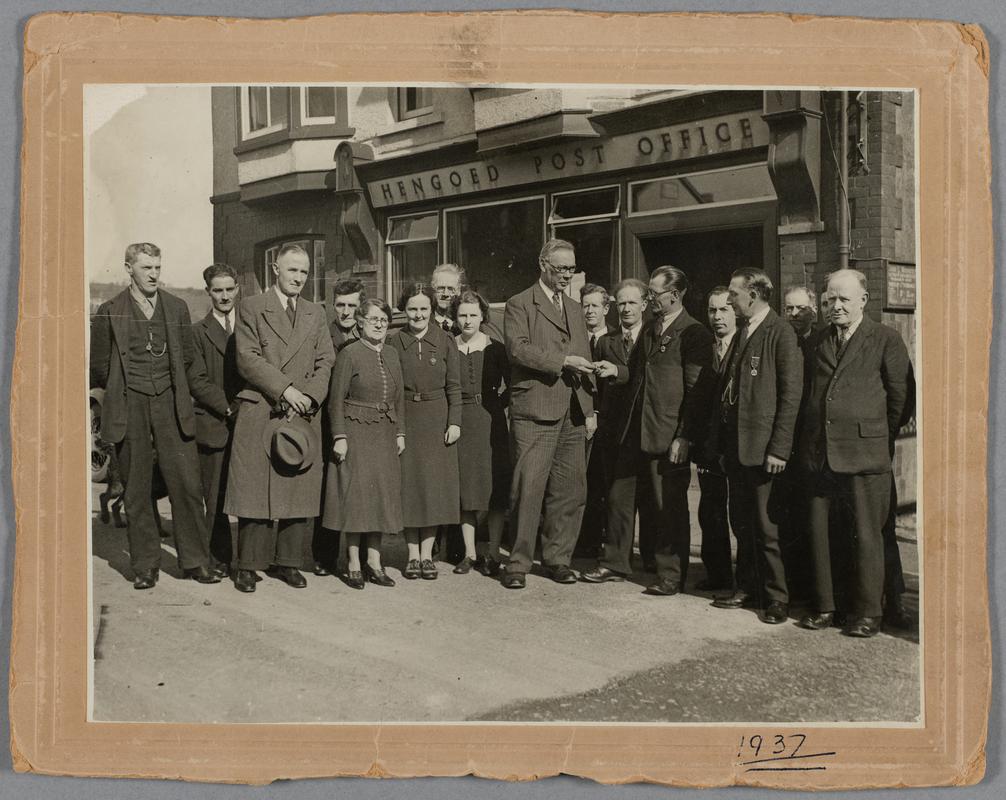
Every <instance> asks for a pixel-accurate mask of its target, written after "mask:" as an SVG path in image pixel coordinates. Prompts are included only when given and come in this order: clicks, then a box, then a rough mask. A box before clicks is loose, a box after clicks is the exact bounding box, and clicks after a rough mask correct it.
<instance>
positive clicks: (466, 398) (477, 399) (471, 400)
mask: <svg viewBox="0 0 1006 800" xmlns="http://www.w3.org/2000/svg"><path fill="white" fill-rule="evenodd" d="M461 402H462V403H463V404H464V405H466V406H468V405H472V404H476V405H482V392H478V393H476V394H465V393H464V392H462V393H461Z"/></svg>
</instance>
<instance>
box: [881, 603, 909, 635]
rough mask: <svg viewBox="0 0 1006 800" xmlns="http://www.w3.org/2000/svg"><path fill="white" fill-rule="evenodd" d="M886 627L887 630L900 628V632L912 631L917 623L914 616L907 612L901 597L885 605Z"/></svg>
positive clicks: (884, 618) (884, 617)
mask: <svg viewBox="0 0 1006 800" xmlns="http://www.w3.org/2000/svg"><path fill="white" fill-rule="evenodd" d="M883 620H884V626H885V627H887V628H898V629H900V630H911V629H912V628H913V627H914V626H915V623H914V621H913V620H912V615H911V614H909V613H908V612H907V611H906V610H905V606H904V604H903V603H902V602H901V595H898V596H897V597H894V598H892V599H890V600H888V601H887V603H886V604H885V605H884V616H883Z"/></svg>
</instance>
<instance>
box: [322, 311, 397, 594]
mask: <svg viewBox="0 0 1006 800" xmlns="http://www.w3.org/2000/svg"><path fill="white" fill-rule="evenodd" d="M356 316H357V320H358V323H359V327H360V338H359V340H357V341H354V342H352V343H350V344H348V345H346V346H345V347H344V348H343V349H342V350H341V351H340V353H339V355H338V357H337V358H336V363H335V369H333V370H332V384H331V388H330V391H329V394H328V411H329V419H330V420H331V424H332V439H333V444H332V455H333V458H334V462H335V463H333V464H330V465H329V469H328V473H327V476H326V486H325V515H324V519H323V524H324V526H325V527H326V528H329V529H331V530H337V531H342V534H343V536H345V537H346V545H347V550H348V560H349V568H348V574H347V583H348V584H349V585H350V586H352V587H353V588H354V589H362V588H363V587H364V586H365V579H366V580H369V581H370V582H371V583H374V584H377V585H378V586H394V585H395V582H394V580H392V579H391V578H390V577H389V576H388V574H387V573H386V572H385V571H384V567H383V566H382V565H381V539H382V535H383V534H384V533H398V532H400V531H401V530H402V492H401V465H400V456H401V455H402V452H403V451H404V450H405V399H404V395H403V393H402V392H403V387H404V385H405V384H404V381H403V379H402V368H401V364H400V363H399V360H398V352H397V351H396V350H395V349H394V348H391V347H387V346H386V345H385V338H386V337H387V335H388V325H389V324H390V322H391V308H390V307H389V306H388V304H387V303H385V302H384V301H383V300H380V299H377V298H368V299H366V300H364V301H363V303H361V304H360V307H359V309H358V310H357V312H356ZM361 540H362V544H363V545H364V547H365V548H366V550H367V563H366V565H364V567H363V568H362V569H361V565H360V545H361Z"/></svg>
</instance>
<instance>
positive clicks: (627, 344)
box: [622, 331, 632, 359]
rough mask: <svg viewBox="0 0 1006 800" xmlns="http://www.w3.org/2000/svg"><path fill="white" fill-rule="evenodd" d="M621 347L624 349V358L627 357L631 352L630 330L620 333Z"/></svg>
mask: <svg viewBox="0 0 1006 800" xmlns="http://www.w3.org/2000/svg"><path fill="white" fill-rule="evenodd" d="M622 347H623V348H624V349H625V358H626V359H628V358H629V353H631V352H632V331H625V333H624V334H623V335H622Z"/></svg>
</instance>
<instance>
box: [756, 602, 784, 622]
mask: <svg viewBox="0 0 1006 800" xmlns="http://www.w3.org/2000/svg"><path fill="white" fill-rule="evenodd" d="M758 619H760V620H761V621H762V622H764V623H765V624H767V625H781V624H782V623H783V622H785V621H786V620H787V619H789V607H788V606H787V605H786V604H785V603H780V602H778V601H776V600H773V601H772V602H771V603H769V604H768V605H767V606H765V608H764V609H763V610H762V611H761V613H759V614H758Z"/></svg>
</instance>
